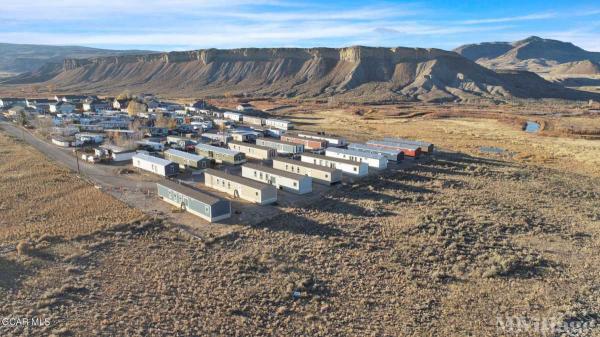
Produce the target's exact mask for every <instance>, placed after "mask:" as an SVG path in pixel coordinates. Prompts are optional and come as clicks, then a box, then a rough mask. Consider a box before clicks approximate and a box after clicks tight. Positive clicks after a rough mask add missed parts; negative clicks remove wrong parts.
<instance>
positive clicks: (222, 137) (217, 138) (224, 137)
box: [201, 132, 233, 144]
mask: <svg viewBox="0 0 600 337" xmlns="http://www.w3.org/2000/svg"><path fill="white" fill-rule="evenodd" d="M201 136H202V138H204V139H207V140H209V141H212V142H217V143H221V144H227V143H228V142H229V141H231V140H232V139H233V138H232V137H231V135H230V134H229V133H223V132H219V133H212V132H205V133H203V134H202V135H201Z"/></svg>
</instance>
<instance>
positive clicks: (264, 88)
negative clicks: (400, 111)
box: [49, 47, 587, 101]
mask: <svg viewBox="0 0 600 337" xmlns="http://www.w3.org/2000/svg"><path fill="white" fill-rule="evenodd" d="M49 81H50V82H53V83H55V84H57V86H58V87H59V88H62V89H64V90H69V91H82V90H84V91H87V92H94V91H95V92H104V93H110V94H118V93H120V92H122V91H124V90H128V91H130V92H135V91H144V92H155V93H161V94H165V95H172V96H181V97H191V96H220V95H223V94H225V93H232V94H238V93H245V94H251V95H260V96H265V95H270V96H286V97H300V98H302V97H328V96H332V95H343V96H344V97H346V98H348V99H362V100H371V101H374V100H390V99H391V100H424V101H459V100H467V99H473V98H477V99H478V98H494V99H495V98H502V97H504V98H510V97H515V96H516V97H536V98H537V97H560V98H577V99H580V98H581V99H585V98H587V97H586V95H587V94H583V93H580V92H577V91H573V90H567V89H564V88H562V87H561V86H558V85H554V84H551V83H548V82H546V81H544V80H543V79H541V78H539V77H537V76H535V75H534V76H533V78H530V76H529V77H528V79H527V81H525V83H527V85H526V86H524V85H523V84H520V83H515V81H517V82H518V75H511V76H505V75H503V74H498V73H496V72H494V71H491V70H489V69H486V68H484V67H481V66H479V65H477V64H476V63H474V62H472V61H470V60H468V59H467V58H465V57H462V56H460V55H459V54H457V53H454V52H449V51H444V50H439V49H422V48H401V47H399V48H372V47H348V48H340V49H336V48H308V49H302V48H270V49H269V48H245V49H232V50H218V49H207V50H195V51H186V52H170V53H157V54H142V55H123V56H109V57H95V58H87V59H67V60H65V61H64V65H63V69H62V71H60V72H58V73H57V74H55V76H53V78H52V79H50V80H49Z"/></svg>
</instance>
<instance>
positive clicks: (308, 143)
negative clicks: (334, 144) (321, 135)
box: [280, 133, 327, 150]
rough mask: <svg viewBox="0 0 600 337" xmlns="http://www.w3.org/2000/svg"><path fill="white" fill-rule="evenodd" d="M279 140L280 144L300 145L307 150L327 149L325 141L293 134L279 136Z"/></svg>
mask: <svg viewBox="0 0 600 337" xmlns="http://www.w3.org/2000/svg"><path fill="white" fill-rule="evenodd" d="M280 140H281V141H282V142H288V143H294V144H302V145H304V148H305V149H308V150H322V149H324V148H326V147H327V141H325V140H321V139H310V138H304V137H300V136H298V135H297V134H293V133H286V134H284V135H281V137H280Z"/></svg>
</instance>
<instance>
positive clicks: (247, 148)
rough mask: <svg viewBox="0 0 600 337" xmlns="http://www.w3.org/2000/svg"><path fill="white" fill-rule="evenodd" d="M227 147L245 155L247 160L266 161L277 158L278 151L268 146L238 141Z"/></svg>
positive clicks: (230, 143)
mask: <svg viewBox="0 0 600 337" xmlns="http://www.w3.org/2000/svg"><path fill="white" fill-rule="evenodd" d="M227 146H229V148H230V149H231V150H235V151H239V152H242V153H244V155H246V158H254V159H260V160H266V159H271V158H274V157H277V150H275V149H273V148H270V147H266V146H260V145H256V144H250V143H243V142H236V141H231V142H229V143H228V144H227Z"/></svg>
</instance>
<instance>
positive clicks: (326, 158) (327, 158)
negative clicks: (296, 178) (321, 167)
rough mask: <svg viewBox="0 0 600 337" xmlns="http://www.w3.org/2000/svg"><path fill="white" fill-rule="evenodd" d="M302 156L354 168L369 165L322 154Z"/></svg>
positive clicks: (304, 154) (305, 154)
mask: <svg viewBox="0 0 600 337" xmlns="http://www.w3.org/2000/svg"><path fill="white" fill-rule="evenodd" d="M302 156H303V157H309V158H316V159H322V160H329V161H332V162H336V163H344V164H348V165H354V166H360V165H361V164H364V165H367V163H363V162H358V161H352V160H348V159H342V158H335V157H327V156H324V155H321V154H314V153H307V152H305V153H303V154H302Z"/></svg>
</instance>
